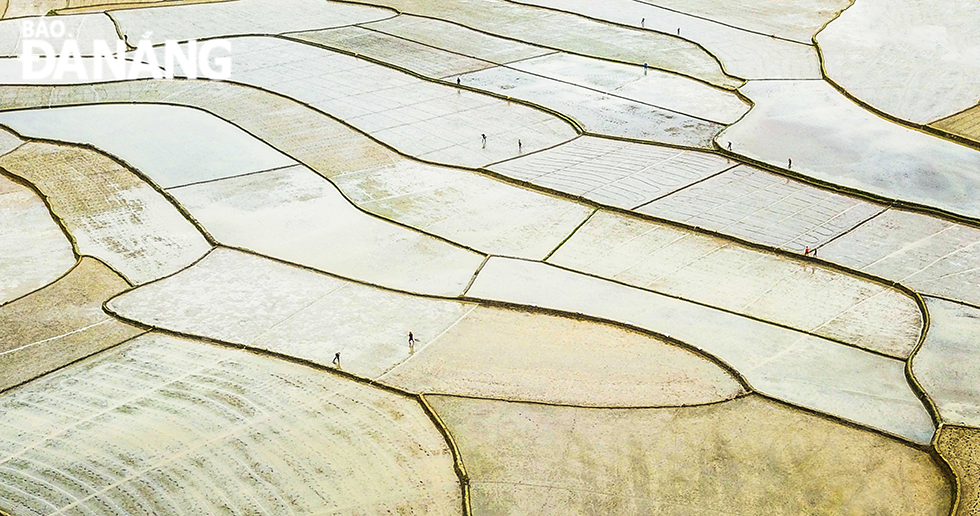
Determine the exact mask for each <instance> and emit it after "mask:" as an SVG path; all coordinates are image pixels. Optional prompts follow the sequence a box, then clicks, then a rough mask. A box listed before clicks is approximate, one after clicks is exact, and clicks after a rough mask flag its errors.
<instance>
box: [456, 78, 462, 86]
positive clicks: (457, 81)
mask: <svg viewBox="0 0 980 516" xmlns="http://www.w3.org/2000/svg"><path fill="white" fill-rule="evenodd" d="M460 84H462V81H460V80H459V77H457V78H456V86H459V85H460Z"/></svg>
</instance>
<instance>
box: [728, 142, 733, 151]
mask: <svg viewBox="0 0 980 516" xmlns="http://www.w3.org/2000/svg"><path fill="white" fill-rule="evenodd" d="M728 150H732V142H728Z"/></svg>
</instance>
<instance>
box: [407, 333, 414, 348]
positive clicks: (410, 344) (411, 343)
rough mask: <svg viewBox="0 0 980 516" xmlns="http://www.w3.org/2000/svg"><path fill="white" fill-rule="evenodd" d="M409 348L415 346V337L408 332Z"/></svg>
mask: <svg viewBox="0 0 980 516" xmlns="http://www.w3.org/2000/svg"><path fill="white" fill-rule="evenodd" d="M408 346H409V347H414V346H415V335H412V332H408Z"/></svg>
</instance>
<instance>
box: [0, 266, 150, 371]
mask: <svg viewBox="0 0 980 516" xmlns="http://www.w3.org/2000/svg"><path fill="white" fill-rule="evenodd" d="M128 287H129V284H127V283H126V282H125V281H124V280H123V279H122V278H120V277H119V276H118V275H117V274H116V273H114V272H112V270H111V269H109V268H108V267H106V266H105V265H103V264H102V263H100V262H99V261H98V260H95V259H92V258H89V257H87V256H83V257H82V258H81V260H80V261H79V262H78V265H76V266H75V268H73V269H72V270H71V271H70V272H68V274H66V275H65V276H64V277H62V278H60V279H59V280H58V281H56V282H54V283H53V284H51V285H48V286H47V287H45V288H42V289H40V290H37V291H35V292H32V293H31V294H28V295H27V296H24V297H22V298H20V299H18V300H16V301H14V302H12V303H9V304H6V305H3V306H2V307H0V328H3V331H2V332H0V390H4V389H8V388H10V387H12V386H14V385H17V384H19V383H21V382H26V381H28V380H31V379H34V378H35V377H38V376H40V375H42V374H45V373H47V372H48V371H52V370H54V369H58V368H59V367H61V366H64V365H65V364H69V363H71V362H74V361H75V360H78V359H80V358H83V357H85V356H88V355H91V354H93V353H97V352H99V351H102V350H103V349H106V348H108V347H110V346H114V345H116V344H119V343H120V342H123V341H124V340H126V339H129V338H131V337H134V336H136V335H138V334H140V333H142V330H138V329H136V328H134V327H131V326H128V325H126V324H123V323H121V322H119V321H118V320H116V319H114V318H112V317H110V316H109V315H108V314H106V313H105V312H103V311H102V303H104V302H105V301H106V300H108V299H109V298H110V297H112V296H114V295H116V294H118V293H119V292H121V291H122V290H124V289H126V288H128Z"/></svg>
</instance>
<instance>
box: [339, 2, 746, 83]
mask: <svg viewBox="0 0 980 516" xmlns="http://www.w3.org/2000/svg"><path fill="white" fill-rule="evenodd" d="M332 1H334V2H339V3H345V4H353V5H363V6H367V7H378V8H384V9H391V10H393V11H395V12H397V13H398V14H400V15H405V16H412V17H415V18H425V19H429V20H435V21H440V22H443V23H451V24H453V25H456V26H458V27H462V28H464V29H468V30H471V31H473V32H479V33H480V34H486V35H487V36H493V37H495V38H500V39H506V40H509V41H516V42H518V43H523V44H525V45H529V46H532V47H537V48H544V49H548V50H554V51H556V52H564V53H566V54H570V55H575V56H581V57H589V58H592V59H599V60H602V61H606V62H609V63H617V64H625V65H630V66H643V63H634V62H632V61H624V60H620V59H613V58H610V57H603V56H597V55H593V54H584V53H581V52H575V51H572V50H566V49H563V48H559V47H554V46H550V45H543V44H540V43H533V42H530V41H524V40H522V39H519V38H514V37H510V36H504V35H501V34H496V33H493V32H490V31H487V30H483V29H477V28H475V27H471V26H469V25H466V24H465V23H460V22H457V21H453V20H446V19H443V18H439V17H437V16H430V15H427V14H418V13H410V12H404V11H401V10H398V9H395V8H394V7H388V6H384V5H377V4H372V3H371V2H370V0H332ZM518 5H523V4H518ZM526 7H530V6H526ZM598 22H600V23H605V24H607V25H612V26H617V25H615V24H612V23H609V22H604V21H601V20H598ZM360 25H366V24H360ZM360 25H357V26H360ZM621 28H628V29H631V30H640V29H636V28H635V27H621ZM643 30H646V29H643ZM649 32H655V31H652V30H651V31H649ZM658 34H664V35H666V36H670V34H665V33H658ZM674 37H677V36H674ZM679 39H682V40H683V41H684V42H686V43H693V44H694V45H696V46H698V47H699V48H701V49H702V50H704V51H705V52H707V53H708V55H710V56H711V57H712V58H713V59H714V60H715V61H716V62H717V63H718V66H719V67H720V68H721V71H722V73H723V74H724V75H725V76H727V77H730V78H732V79H733V80H735V81H742V82H743V83H744V82H745V79H743V78H741V77H736V76H734V75H732V74H730V73H728V72H727V71H726V70H725V67H724V65H722V64H721V61H719V60H718V57H717V56H715V55H714V54H712V53H711V52H708V51H707V50H705V49H704V47H701V46H700V45H699V44H697V43H694V42H692V41H689V40H686V39H684V38H679ZM649 68H650V69H651V70H658V71H661V72H666V73H669V74H673V75H677V76H679V77H685V78H688V79H691V80H695V81H698V82H700V83H702V84H705V85H708V86H711V87H712V88H717V89H720V90H723V91H734V90H737V89H738V88H739V87H740V85H739V86H732V87H730V88H729V87H725V86H721V85H718V84H714V83H711V82H708V81H706V80H704V79H701V78H698V77H694V76H692V75H688V74H685V73H682V72H678V71H676V70H671V69H668V68H661V67H657V66H650V67H649Z"/></svg>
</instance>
